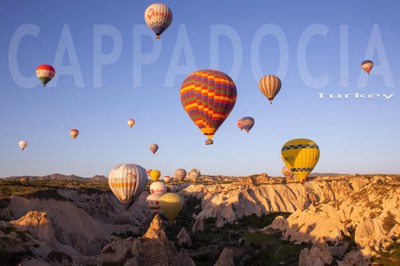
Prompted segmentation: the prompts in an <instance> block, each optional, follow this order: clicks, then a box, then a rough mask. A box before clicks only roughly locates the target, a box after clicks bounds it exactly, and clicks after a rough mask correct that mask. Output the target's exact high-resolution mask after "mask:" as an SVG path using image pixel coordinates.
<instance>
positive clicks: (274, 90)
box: [258, 75, 282, 104]
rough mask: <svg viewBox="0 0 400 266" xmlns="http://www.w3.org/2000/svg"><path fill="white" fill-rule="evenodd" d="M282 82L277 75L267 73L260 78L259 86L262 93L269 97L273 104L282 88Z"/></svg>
mask: <svg viewBox="0 0 400 266" xmlns="http://www.w3.org/2000/svg"><path fill="white" fill-rule="evenodd" d="M281 86H282V82H281V80H280V79H279V78H278V77H277V76H275V75H266V76H264V77H262V78H261V79H260V81H259V82H258V87H259V88H260V91H261V92H262V94H264V96H265V97H267V98H268V100H269V102H270V104H272V100H273V99H274V98H275V96H276V95H277V94H278V92H279V91H280V90H281Z"/></svg>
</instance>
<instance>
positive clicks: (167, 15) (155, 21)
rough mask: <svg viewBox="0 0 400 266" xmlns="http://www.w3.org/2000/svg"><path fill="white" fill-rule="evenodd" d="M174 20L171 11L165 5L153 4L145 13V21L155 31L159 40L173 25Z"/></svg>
mask: <svg viewBox="0 0 400 266" xmlns="http://www.w3.org/2000/svg"><path fill="white" fill-rule="evenodd" d="M172 18H173V15H172V11H171V9H170V8H169V7H168V6H167V5H165V4H160V3H157V4H152V5H150V6H149V7H147V9H146V11H145V12H144V20H145V21H146V24H147V26H149V27H150V28H151V29H152V30H153V31H154V33H155V34H156V38H157V39H160V37H161V33H163V32H164V31H165V30H166V29H167V28H168V27H169V25H171V22H172Z"/></svg>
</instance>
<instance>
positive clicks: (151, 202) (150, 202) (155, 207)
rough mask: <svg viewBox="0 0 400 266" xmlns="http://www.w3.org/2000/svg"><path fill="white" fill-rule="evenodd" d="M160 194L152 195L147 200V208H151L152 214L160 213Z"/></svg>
mask: <svg viewBox="0 0 400 266" xmlns="http://www.w3.org/2000/svg"><path fill="white" fill-rule="evenodd" d="M161 196H162V195H160V194H150V195H148V196H147V198H146V203H147V207H149V209H150V211H151V212H152V213H158V212H159V211H160V198H161Z"/></svg>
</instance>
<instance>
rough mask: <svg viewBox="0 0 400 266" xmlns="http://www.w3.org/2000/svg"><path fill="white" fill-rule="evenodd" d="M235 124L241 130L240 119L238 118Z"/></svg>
mask: <svg viewBox="0 0 400 266" xmlns="http://www.w3.org/2000/svg"><path fill="white" fill-rule="evenodd" d="M236 125H237V127H238V128H239V129H240V130H241V131H242V130H243V125H242V119H239V120H238V121H237V122H236Z"/></svg>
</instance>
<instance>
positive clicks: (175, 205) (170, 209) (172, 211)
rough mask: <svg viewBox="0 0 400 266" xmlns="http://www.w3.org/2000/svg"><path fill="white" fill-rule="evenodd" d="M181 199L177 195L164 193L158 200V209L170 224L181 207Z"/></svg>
mask: <svg viewBox="0 0 400 266" xmlns="http://www.w3.org/2000/svg"><path fill="white" fill-rule="evenodd" d="M183 202H184V200H183V198H182V196H181V195H180V194H178V193H165V194H164V195H162V196H161V198H160V207H161V210H162V212H163V213H164V214H165V216H166V217H167V218H168V219H169V220H170V221H171V222H172V221H173V220H174V219H175V217H176V216H177V215H178V213H179V212H180V211H181V209H182V207H183Z"/></svg>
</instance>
